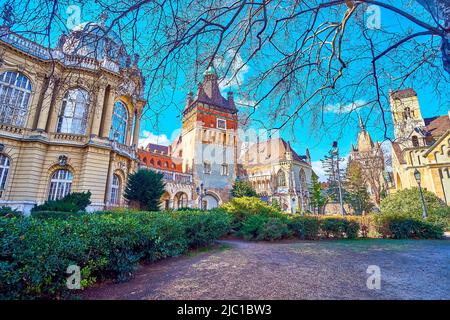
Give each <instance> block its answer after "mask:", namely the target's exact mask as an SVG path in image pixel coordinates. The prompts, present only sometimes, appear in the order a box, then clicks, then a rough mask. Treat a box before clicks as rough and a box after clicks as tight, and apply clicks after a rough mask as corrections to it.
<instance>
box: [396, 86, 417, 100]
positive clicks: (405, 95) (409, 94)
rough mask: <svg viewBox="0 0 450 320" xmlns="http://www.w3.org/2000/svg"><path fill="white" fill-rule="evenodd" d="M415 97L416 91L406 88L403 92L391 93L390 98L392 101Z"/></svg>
mask: <svg viewBox="0 0 450 320" xmlns="http://www.w3.org/2000/svg"><path fill="white" fill-rule="evenodd" d="M414 96H417V93H416V91H414V89H412V88H407V89H403V90H396V91H392V92H391V97H392V98H393V99H403V98H409V97H414Z"/></svg>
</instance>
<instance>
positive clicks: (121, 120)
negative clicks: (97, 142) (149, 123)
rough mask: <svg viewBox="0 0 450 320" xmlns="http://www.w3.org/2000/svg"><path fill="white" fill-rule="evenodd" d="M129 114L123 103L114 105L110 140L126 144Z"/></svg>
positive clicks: (118, 102) (119, 102)
mask: <svg viewBox="0 0 450 320" xmlns="http://www.w3.org/2000/svg"><path fill="white" fill-rule="evenodd" d="M127 123H128V112H127V107H126V106H125V104H124V103H123V102H122V101H117V102H116V103H115V104H114V113H113V117H112V123H111V132H110V135H109V138H110V139H111V140H115V141H117V142H119V143H121V144H124V143H125V138H126V134H127Z"/></svg>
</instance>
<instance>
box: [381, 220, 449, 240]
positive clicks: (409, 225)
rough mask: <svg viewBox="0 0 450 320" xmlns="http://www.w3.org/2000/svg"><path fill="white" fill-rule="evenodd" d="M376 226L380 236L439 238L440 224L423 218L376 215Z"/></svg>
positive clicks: (440, 232) (441, 235) (440, 236)
mask: <svg viewBox="0 0 450 320" xmlns="http://www.w3.org/2000/svg"><path fill="white" fill-rule="evenodd" d="M376 221H377V228H378V231H379V232H380V234H381V235H382V237H384V238H393V239H441V238H442V237H443V234H444V230H443V228H442V226H440V225H438V224H436V223H431V222H428V221H424V220H419V219H412V218H406V217H399V216H394V215H393V216H379V217H377V220H376Z"/></svg>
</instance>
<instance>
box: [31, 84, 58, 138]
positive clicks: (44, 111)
mask: <svg viewBox="0 0 450 320" xmlns="http://www.w3.org/2000/svg"><path fill="white" fill-rule="evenodd" d="M46 81H48V86H44V87H43V88H42V90H45V91H43V92H42V101H40V108H39V115H37V118H38V120H37V124H36V129H37V130H42V131H45V130H47V125H48V118H49V114H50V113H51V111H52V110H53V103H54V100H55V96H56V91H57V90H58V84H59V79H58V78H57V77H56V76H50V78H49V79H47V80H46ZM45 87H47V88H45Z"/></svg>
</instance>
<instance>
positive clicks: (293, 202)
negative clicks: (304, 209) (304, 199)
mask: <svg viewBox="0 0 450 320" xmlns="http://www.w3.org/2000/svg"><path fill="white" fill-rule="evenodd" d="M294 206H295V198H294V197H292V204H291V213H292V214H294V213H295V211H294Z"/></svg>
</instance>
